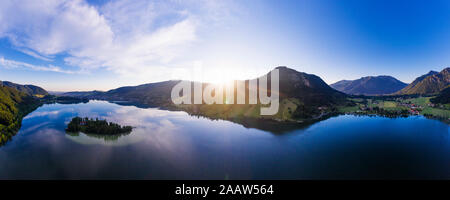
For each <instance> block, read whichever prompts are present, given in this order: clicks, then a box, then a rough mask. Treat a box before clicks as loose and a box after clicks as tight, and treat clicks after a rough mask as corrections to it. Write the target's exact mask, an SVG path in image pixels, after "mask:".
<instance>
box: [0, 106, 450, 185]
mask: <svg viewBox="0 0 450 200" xmlns="http://www.w3.org/2000/svg"><path fill="white" fill-rule="evenodd" d="M75 116H81V117H92V118H96V117H98V118H100V119H106V120H108V121H112V122H116V123H119V124H121V125H131V126H133V127H135V128H134V130H133V132H132V133H131V134H128V135H123V136H117V137H109V138H104V137H101V136H93V135H86V134H83V133H80V134H78V135H69V134H66V133H65V131H64V129H65V128H66V126H67V124H68V122H69V121H70V120H71V118H72V117H75ZM311 178H314V179H318V178H326V179H335V178H338V179H339V178H344V179H349V178H352V179H353V178H445V179H448V178H450V140H449V126H448V125H447V124H444V123H442V122H440V121H437V120H430V119H426V118H424V117H419V116H413V117H408V118H397V119H389V118H383V117H356V116H349V115H344V116H338V117H333V118H330V119H327V120H324V121H321V122H318V123H315V124H313V125H311V126H309V127H307V128H304V129H299V130H295V131H292V132H289V133H285V134H281V135H280V134H272V133H270V132H265V131H261V130H258V129H248V128H245V127H243V126H242V125H239V124H236V123H232V122H229V121H222V120H219V121H217V120H216V121H212V120H210V119H207V118H198V117H194V116H189V115H188V114H186V113H184V112H173V111H165V110H158V109H153V108H150V109H142V108H137V107H134V106H121V105H117V104H113V103H108V102H104V101H90V102H89V103H87V104H69V105H62V104H51V105H44V106H42V107H40V108H38V109H37V110H36V111H34V112H32V113H30V114H29V115H28V116H26V117H25V119H24V120H23V123H22V128H21V129H20V131H19V133H18V134H17V135H16V136H15V137H14V138H13V140H12V141H11V142H9V143H7V144H6V145H5V146H2V147H0V179H311Z"/></svg>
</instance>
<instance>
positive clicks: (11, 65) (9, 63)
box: [0, 57, 77, 74]
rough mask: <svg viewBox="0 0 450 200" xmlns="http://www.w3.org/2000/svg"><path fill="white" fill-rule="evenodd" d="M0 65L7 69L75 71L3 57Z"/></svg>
mask: <svg viewBox="0 0 450 200" xmlns="http://www.w3.org/2000/svg"><path fill="white" fill-rule="evenodd" d="M0 67H4V68H7V69H17V68H22V69H30V70H34V71H48V72H59V73H66V74H74V73H77V72H75V71H69V70H64V69H61V68H60V67H57V66H53V65H49V66H41V65H33V64H29V63H25V62H20V61H15V60H8V59H5V58H3V57H0Z"/></svg>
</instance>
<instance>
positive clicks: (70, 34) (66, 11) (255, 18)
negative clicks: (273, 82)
mask: <svg viewBox="0 0 450 200" xmlns="http://www.w3.org/2000/svg"><path fill="white" fill-rule="evenodd" d="M449 36H450V3H449V1H400V0H399V1H383V0H377V1H370V0H340V1H332V0H293V1H288V0H281V1H273V0H240V1H233V0H221V1H214V0H184V1H178V0H164V1H146V0H136V1H126V0H114V1H108V0H88V1H85V0H74V1H66V0H47V1H42V2H38V1H35V0H25V1H15V0H5V1H2V4H1V5H0V80H9V81H14V82H17V83H22V84H36V85H39V86H42V87H44V88H45V89H47V90H52V91H73V90H78V91H80V90H94V89H98V90H107V89H112V88H116V87H120V86H125V85H137V84H142V83H149V82H155V81H163V80H168V79H178V78H182V79H194V80H197V79H198V78H199V77H198V76H195V75H194V74H193V71H195V70H194V69H198V68H199V67H200V68H201V69H202V70H203V71H202V72H203V74H204V77H203V78H204V81H218V80H219V81H224V80H229V79H247V78H253V77H256V76H259V75H261V74H264V73H266V72H267V71H268V70H270V69H272V68H274V67H276V66H280V65H283V66H288V67H291V68H294V69H297V70H299V71H303V72H307V73H312V74H316V75H318V76H320V77H321V78H323V79H324V80H325V81H326V82H327V83H333V82H336V81H338V80H342V79H347V80H351V79H357V78H360V77H362V76H369V75H372V76H373V75H392V76H394V77H396V78H398V79H400V80H401V81H404V82H411V81H412V80H413V79H414V78H416V77H418V76H420V75H422V74H425V73H427V72H428V71H430V70H435V71H440V70H442V69H443V68H445V67H448V66H449V63H450V56H449V53H450V37H449Z"/></svg>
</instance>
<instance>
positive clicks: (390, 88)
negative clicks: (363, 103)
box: [330, 76, 408, 95]
mask: <svg viewBox="0 0 450 200" xmlns="http://www.w3.org/2000/svg"><path fill="white" fill-rule="evenodd" d="M407 85H408V84H406V83H403V82H401V81H399V80H397V79H396V78H394V77H392V76H367V77H362V78H360V79H357V80H342V81H338V82H336V83H333V84H331V85H330V86H331V87H333V88H334V89H336V90H339V91H341V92H344V93H347V94H354V95H361V94H362V95H384V94H391V93H394V92H397V91H399V90H401V89H402V88H404V87H406V86H407Z"/></svg>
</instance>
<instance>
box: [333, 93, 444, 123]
mask: <svg viewBox="0 0 450 200" xmlns="http://www.w3.org/2000/svg"><path fill="white" fill-rule="evenodd" d="M430 98H432V97H417V98H409V99H402V100H386V101H384V100H379V99H376V100H373V99H367V104H364V100H362V99H361V98H355V99H349V100H351V101H353V102H354V103H355V104H356V106H347V107H338V111H339V112H341V113H356V112H362V113H364V112H365V111H362V110H360V108H361V107H369V108H375V107H378V108H383V109H384V110H390V111H401V110H410V108H408V107H407V106H403V105H401V104H402V103H403V104H405V103H406V104H414V106H421V108H418V110H419V113H420V115H425V114H429V115H433V116H436V117H441V118H450V105H449V104H446V105H442V106H441V105H436V106H438V107H431V106H430V105H429V104H430Z"/></svg>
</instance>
